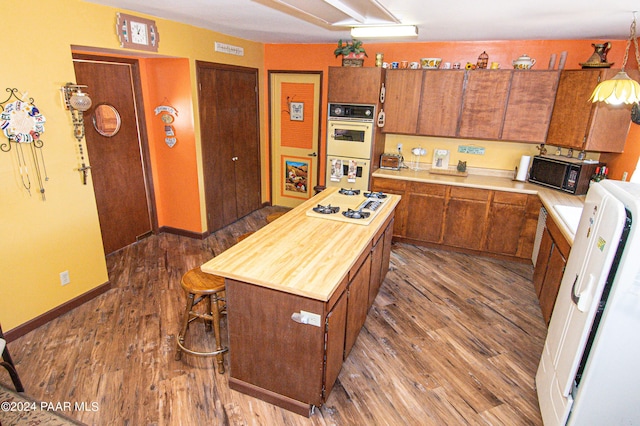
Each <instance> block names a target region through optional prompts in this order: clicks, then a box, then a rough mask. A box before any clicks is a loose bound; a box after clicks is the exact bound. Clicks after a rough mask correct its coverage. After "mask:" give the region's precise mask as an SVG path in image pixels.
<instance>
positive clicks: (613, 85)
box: [590, 12, 640, 105]
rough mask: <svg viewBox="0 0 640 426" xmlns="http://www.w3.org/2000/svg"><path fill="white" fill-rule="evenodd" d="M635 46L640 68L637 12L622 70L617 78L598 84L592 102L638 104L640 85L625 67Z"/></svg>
mask: <svg viewBox="0 0 640 426" xmlns="http://www.w3.org/2000/svg"><path fill="white" fill-rule="evenodd" d="M632 41H633V44H634V46H635V53H636V61H637V63H638V66H640V52H638V39H637V38H636V12H633V22H632V23H631V29H630V31H629V39H628V40H627V47H626V49H625V51H624V58H623V59H622V69H621V70H620V72H619V73H618V74H616V75H615V77H613V78H611V79H609V80H605V81H603V82H601V83H600V84H598V85H597V86H596V88H595V90H594V91H593V93H592V94H591V99H590V100H591V101H592V102H604V103H606V104H610V105H621V104H637V103H638V102H639V101H640V84H638V82H637V81H635V80H633V79H632V78H631V77H629V75H628V74H627V73H626V72H625V70H624V67H625V65H627V60H628V59H629V48H630V47H631V42H632Z"/></svg>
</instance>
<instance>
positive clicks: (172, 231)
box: [158, 226, 209, 240]
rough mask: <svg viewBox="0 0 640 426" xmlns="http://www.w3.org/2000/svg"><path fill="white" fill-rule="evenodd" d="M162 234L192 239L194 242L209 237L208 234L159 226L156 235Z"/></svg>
mask: <svg viewBox="0 0 640 426" xmlns="http://www.w3.org/2000/svg"><path fill="white" fill-rule="evenodd" d="M163 232H166V233H167V234H175V235H180V236H182V237H187V238H193V239H196V240H204V239H205V238H207V237H208V236H209V233H208V232H193V231H187V230H186V229H180V228H172V227H170V226H161V227H160V228H159V229H158V233H159V234H161V233H163Z"/></svg>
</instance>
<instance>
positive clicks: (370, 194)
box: [364, 192, 387, 200]
mask: <svg viewBox="0 0 640 426" xmlns="http://www.w3.org/2000/svg"><path fill="white" fill-rule="evenodd" d="M364 196H365V197H367V198H375V199H378V200H383V199H385V198H387V194H383V193H382V192H365V193H364Z"/></svg>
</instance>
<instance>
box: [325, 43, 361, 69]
mask: <svg viewBox="0 0 640 426" xmlns="http://www.w3.org/2000/svg"><path fill="white" fill-rule="evenodd" d="M333 54H334V55H336V58H337V57H338V56H340V55H342V66H343V67H361V66H362V64H363V63H364V58H365V57H367V58H368V57H369V56H368V55H367V52H365V50H364V47H362V41H360V40H356V39H353V40H351V41H345V42H343V41H342V40H338V47H336V49H335V50H334V51H333Z"/></svg>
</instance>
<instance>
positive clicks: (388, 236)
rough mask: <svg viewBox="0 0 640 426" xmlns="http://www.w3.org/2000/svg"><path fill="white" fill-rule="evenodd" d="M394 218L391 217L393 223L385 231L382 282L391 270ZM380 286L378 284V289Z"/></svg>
mask: <svg viewBox="0 0 640 426" xmlns="http://www.w3.org/2000/svg"><path fill="white" fill-rule="evenodd" d="M394 221H395V218H394V219H391V223H390V224H389V225H388V226H387V229H385V231H384V249H383V251H382V268H381V272H380V284H382V282H383V281H384V279H385V277H386V276H387V272H389V262H390V260H391V244H392V243H393V222H394ZM379 288H380V287H379V286H378V289H379Z"/></svg>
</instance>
